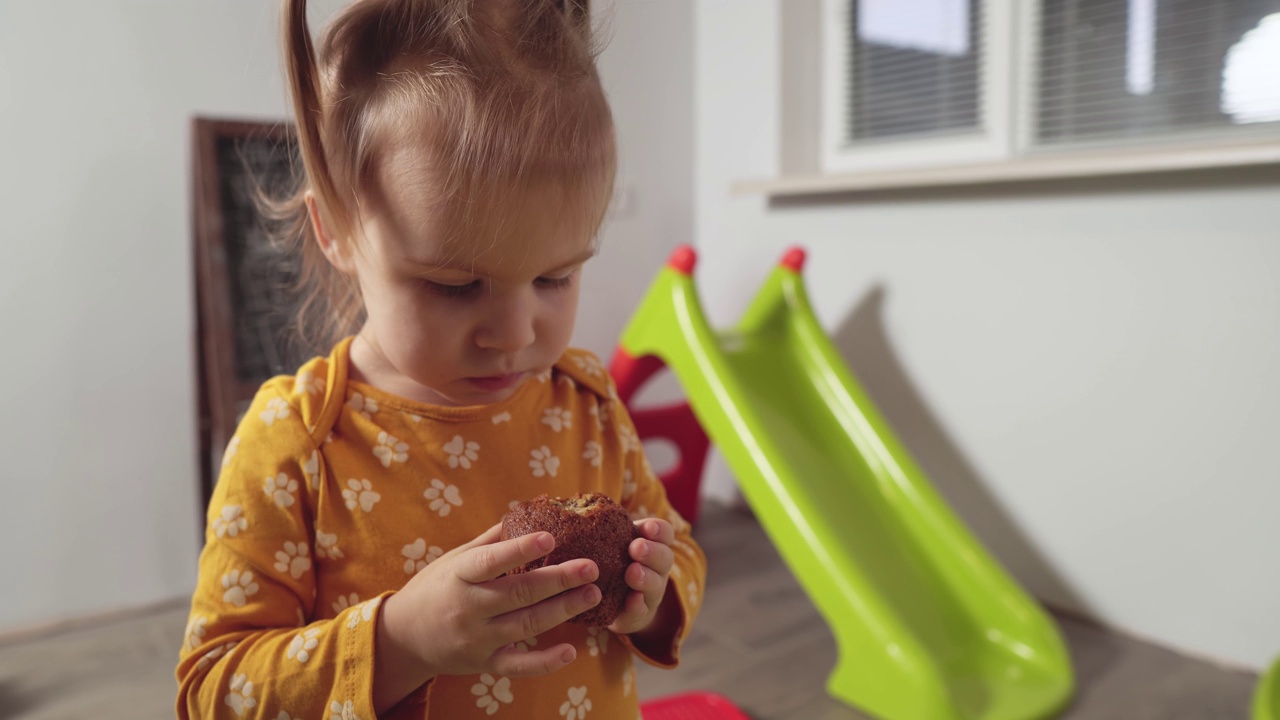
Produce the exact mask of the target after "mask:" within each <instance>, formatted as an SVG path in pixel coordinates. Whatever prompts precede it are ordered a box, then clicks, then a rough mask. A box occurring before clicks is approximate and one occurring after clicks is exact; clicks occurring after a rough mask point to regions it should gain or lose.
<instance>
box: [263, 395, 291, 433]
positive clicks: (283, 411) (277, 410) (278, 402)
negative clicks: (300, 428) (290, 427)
mask: <svg viewBox="0 0 1280 720" xmlns="http://www.w3.org/2000/svg"><path fill="white" fill-rule="evenodd" d="M258 417H260V418H262V422H264V423H266V424H267V427H271V426H272V425H275V424H276V421H277V420H283V419H285V418H287V417H289V403H287V402H285V401H284V398H271V399H270V400H268V401H267V409H266V410H263V411H262V412H260V413H258Z"/></svg>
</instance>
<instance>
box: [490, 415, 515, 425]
mask: <svg viewBox="0 0 1280 720" xmlns="http://www.w3.org/2000/svg"><path fill="white" fill-rule="evenodd" d="M491 419H492V420H493V424H494V425H501V424H502V423H504V422H511V413H509V412H504V413H498V414H497V415H494V416H493V417H492V418H491Z"/></svg>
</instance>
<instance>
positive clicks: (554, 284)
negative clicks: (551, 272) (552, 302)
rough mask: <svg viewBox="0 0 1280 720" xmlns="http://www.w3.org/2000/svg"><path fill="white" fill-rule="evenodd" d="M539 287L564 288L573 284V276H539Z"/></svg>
mask: <svg viewBox="0 0 1280 720" xmlns="http://www.w3.org/2000/svg"><path fill="white" fill-rule="evenodd" d="M537 283H538V287H542V288H547V289H548V290H563V289H565V288H567V287H569V286H570V285H572V284H573V276H572V275H566V276H564V277H562V278H538V280H537Z"/></svg>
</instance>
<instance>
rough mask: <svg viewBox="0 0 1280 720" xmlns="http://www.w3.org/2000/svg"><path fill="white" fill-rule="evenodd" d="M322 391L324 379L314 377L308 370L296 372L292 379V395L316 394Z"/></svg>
mask: <svg viewBox="0 0 1280 720" xmlns="http://www.w3.org/2000/svg"><path fill="white" fill-rule="evenodd" d="M322 391H324V381H323V380H321V379H320V378H318V377H316V376H315V375H314V374H312V372H311V371H310V370H304V371H303V372H300V373H298V376H297V377H296V378H294V379H293V394H294V395H303V394H306V395H317V394H319V393H320V392H322Z"/></svg>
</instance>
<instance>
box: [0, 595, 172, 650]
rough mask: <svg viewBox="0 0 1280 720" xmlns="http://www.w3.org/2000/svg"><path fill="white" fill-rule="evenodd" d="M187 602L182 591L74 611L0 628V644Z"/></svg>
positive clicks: (110, 620)
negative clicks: (88, 611)
mask: <svg viewBox="0 0 1280 720" xmlns="http://www.w3.org/2000/svg"><path fill="white" fill-rule="evenodd" d="M190 603H191V596H190V595H184V596H182V597H175V598H170V599H168V600H159V601H156V602H154V603H148V604H146V605H135V606H132V607H127V608H118V609H115V610H107V611H104V612H98V613H93V614H90V615H77V616H75V617H68V618H60V619H57V620H50V621H47V622H43V623H38V624H35V625H29V626H26V627H18V628H9V629H4V630H0V645H17V644H20V643H24V642H28V641H31V640H39V639H41V638H46V637H50V636H53V635H61V634H63V633H67V632H73V631H76V630H85V629H88V628H91V627H99V626H102V625H109V624H112V623H117V622H122V621H125V620H134V619H137V618H141V617H146V616H148V615H153V614H156V613H160V612H168V611H170V610H176V609H179V608H184V607H187V606H189V605H190Z"/></svg>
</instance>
